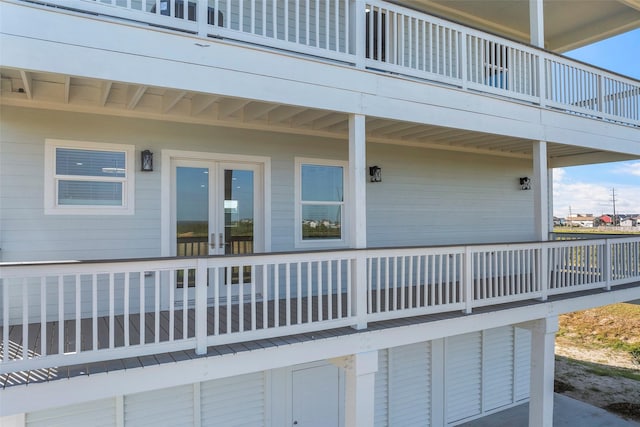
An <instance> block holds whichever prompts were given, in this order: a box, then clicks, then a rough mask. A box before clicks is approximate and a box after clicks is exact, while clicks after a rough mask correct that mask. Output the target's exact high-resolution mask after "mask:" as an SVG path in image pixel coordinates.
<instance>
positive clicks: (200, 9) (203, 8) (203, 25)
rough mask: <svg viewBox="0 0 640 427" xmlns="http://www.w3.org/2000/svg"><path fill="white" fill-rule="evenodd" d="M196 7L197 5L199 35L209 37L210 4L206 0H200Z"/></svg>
mask: <svg viewBox="0 0 640 427" xmlns="http://www.w3.org/2000/svg"><path fill="white" fill-rule="evenodd" d="M196 7H197V10H196V16H197V18H196V19H197V21H198V35H199V36H200V37H207V33H208V31H207V25H208V24H209V22H208V18H209V17H208V15H209V13H208V12H209V4H208V2H206V1H199V2H198V3H197V6H196ZM185 9H186V3H185ZM185 13H187V11H186V10H185Z"/></svg>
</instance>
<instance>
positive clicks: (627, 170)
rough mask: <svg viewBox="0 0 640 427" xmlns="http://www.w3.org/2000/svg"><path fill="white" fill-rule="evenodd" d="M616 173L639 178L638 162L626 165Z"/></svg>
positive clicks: (639, 167) (639, 166)
mask: <svg viewBox="0 0 640 427" xmlns="http://www.w3.org/2000/svg"><path fill="white" fill-rule="evenodd" d="M616 172H619V173H622V174H628V175H632V176H639V177H640V162H635V163H626V164H625V165H623V166H622V167H620V168H619V169H617V170H616Z"/></svg>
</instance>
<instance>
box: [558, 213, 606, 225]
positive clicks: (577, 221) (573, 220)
mask: <svg viewBox="0 0 640 427" xmlns="http://www.w3.org/2000/svg"><path fill="white" fill-rule="evenodd" d="M596 220H598V218H596V217H595V216H593V214H577V215H575V216H569V217H567V223H568V224H569V225H570V226H571V227H585V228H593V227H594V226H595V225H596ZM609 220H611V219H609Z"/></svg>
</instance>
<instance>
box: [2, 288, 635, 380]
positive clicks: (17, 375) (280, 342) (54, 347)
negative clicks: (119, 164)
mask: <svg viewBox="0 0 640 427" xmlns="http://www.w3.org/2000/svg"><path fill="white" fill-rule="evenodd" d="M632 288H640V282H634V283H629V284H626V285H620V286H618V287H616V290H622V289H632ZM606 292H607V291H605V290H603V289H590V290H585V291H579V292H575V293H571V294H559V295H554V296H551V297H549V299H548V300H547V301H540V300H537V299H528V300H522V301H515V302H509V303H504V304H494V305H486V306H484V307H479V308H477V309H475V310H474V312H473V313H472V314H465V313H463V312H462V311H460V310H456V311H447V312H441V313H435V314H428V315H418V316H412V317H402V318H396V319H391V320H384V321H378V322H372V323H369V324H368V325H367V328H366V329H362V330H357V329H354V328H352V327H339V328H332V329H325V330H320V331H314V332H307V333H300V334H292V335H284V336H278V337H273V338H265V339H257V340H249V341H240V342H233V343H229V344H220V345H211V346H209V347H207V353H206V354H205V355H198V354H196V353H195V350H194V349H187V350H180V351H171V352H161V353H157V354H149V355H140V356H134V357H125V358H117V359H113V360H106V361H100V362H93V363H83V364H76V365H68V366H54V367H48V368H42V369H33V370H28V371H20V372H10V373H6V374H2V375H0V389H5V388H8V387H15V386H20V385H29V384H38V383H45V382H50V381H56V380H60V379H70V378H74V377H80V376H90V375H95V374H100V373H108V372H113V371H121V370H128V369H136V368H142V367H146V366H154V365H163V364H170V363H178V362H181V361H185V360H192V359H197V358H202V357H208V358H215V357H216V356H221V355H225V354H236V353H241V352H248V351H253V350H259V349H266V348H270V347H279V346H285V345H290V344H296V343H301V342H305V341H314V340H319V339H325V338H333V337H339V336H344V335H353V334H363V333H368V332H372V331H377V330H382V329H389V328H395V327H402V326H408V325H416V324H425V323H433V322H437V321H443V320H449V319H455V318H460V317H465V316H482V315H486V314H487V313H491V312H496V311H501V310H509V309H517V308H521V307H526V306H532V305H540V304H547V303H554V302H559V301H564V300H568V299H572V298H577V297H583V296H592V295H598V294H605V293H606ZM344 297H345V298H346V295H344ZM334 298H337V296H334ZM305 303H306V301H305ZM271 304H272V303H271ZM280 305H281V309H280V310H279V312H280V313H281V314H280V318H279V319H278V320H279V322H280V323H282V324H284V323H285V322H286V318H285V313H286V310H285V307H284V306H283V305H284V301H281V302H280ZM312 305H313V306H316V307H317V304H312ZM237 307H238V305H234V308H237ZM272 308H273V307H272ZM243 309H244V310H245V312H247V313H248V312H249V311H250V310H251V307H250V304H248V303H247V304H243ZM223 310H226V309H225V308H223V309H221V312H220V318H221V319H226V312H224V311H223ZM186 312H187V328H186V329H184V323H183V321H182V313H183V312H182V311H179V312H174V316H175V319H174V330H173V334H174V338H175V339H179V338H182V337H183V333H184V332H185V331H186V333H187V335H186V336H187V337H188V338H193V337H194V336H195V310H194V309H192V308H191V309H188V310H187V311H186ZM269 312H270V313H274V311H273V310H270V311H269ZM207 314H208V316H207V317H208V322H207V329H208V333H209V334H212V333H213V329H214V323H213V318H214V314H215V313H214V310H213V308H211V307H210V308H209V309H208V313H207ZM319 314H320V313H319V312H318V311H317V310H315V311H314V313H313V316H314V318H318V315H319ZM160 316H161V319H159V320H160V322H159V324H160V329H159V330H158V338H159V340H160V341H161V342H162V341H166V340H168V339H169V332H170V331H169V329H168V325H169V323H170V322H169V312H168V311H162V312H161V314H160ZM328 316H329V313H328V305H327V304H325V305H324V308H323V313H322V317H323V318H325V319H326V318H328ZM333 316H334V317H335V318H337V317H339V316H338V313H333ZM342 316H346V312H343V313H342ZM114 320H115V322H114V328H115V330H114V340H115V346H116V347H122V346H123V345H124V342H125V323H124V316H122V315H118V316H115V317H114ZM91 321H92V319H83V320H82V322H81V323H82V324H81V327H80V330H81V331H82V333H81V349H82V351H89V350H91V348H92V343H93V334H92V330H93V329H92V323H91ZM296 321H297V320H296ZM302 321H303V322H306V321H307V319H306V315H305V317H304V318H303V319H302ZM268 322H269V325H271V326H273V325H274V324H275V318H274V317H273V315H270V316H269V320H268ZM244 323H245V324H244V327H245V329H250V328H251V316H245V317H244ZM155 324H156V323H155V319H154V314H153V313H147V314H146V322H145V328H146V334H145V341H146V342H147V343H153V342H154V340H155V337H156V330H155V328H154V325H155ZM139 325H140V318H139V316H138V315H130V316H129V319H128V328H127V329H128V331H129V345H137V344H139V342H138V341H137V340H138V337H139V336H140V334H139V330H138V328H139ZM227 326H230V330H231V331H233V332H237V331H238V330H239V323H238V322H237V321H234V322H232V324H231V325H227V324H226V323H225V322H221V325H220V327H221V330H227ZM260 327H261V328H262V327H263V325H262V323H260ZM478 327H479V328H481V327H482V325H481V324H480V323H478ZM46 328H47V332H46V337H47V345H46V348H47V353H48V354H55V353H57V351H58V342H59V338H60V337H59V336H58V332H59V331H60V328H59V324H58V322H47V323H46ZM29 329H30V331H29V335H28V336H29V342H28V343H27V346H28V350H29V354H34V353H36V352H38V351H40V348H41V342H40V339H41V337H42V331H41V324H40V323H31V324H29ZM62 330H63V331H64V339H63V345H64V350H65V352H67V351H74V349H75V345H76V343H75V333H74V331H75V320H67V321H65V322H64V327H63V329H62ZM108 330H109V318H108V316H103V317H100V318H98V336H97V342H98V348H99V349H106V348H109V339H110V338H109V333H108ZM2 332H3V328H2V327H0V335H1V334H2ZM221 335H224V333H223V334H221ZM9 337H10V353H12V354H14V355H15V354H20V353H21V352H22V351H23V347H22V345H23V343H22V337H23V333H22V327H21V326H20V325H13V326H10V327H9ZM1 354H2V351H0V357H1Z"/></svg>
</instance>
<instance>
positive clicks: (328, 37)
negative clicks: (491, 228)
mask: <svg viewBox="0 0 640 427" xmlns="http://www.w3.org/2000/svg"><path fill="white" fill-rule="evenodd" d="M41 2H42V3H45V4H50V5H54V6H57V7H62V8H67V9H73V10H77V11H86V12H90V13H93V14H98V15H105V16H111V17H118V18H122V19H127V20H130V21H135V22H139V23H145V24H149V25H154V26H158V27H163V28H166V29H173V30H177V31H183V32H189V33H193V34H197V35H198V36H201V37H216V38H224V39H229V40H237V41H242V42H246V43H252V44H255V45H260V46H268V47H272V48H278V49H282V50H286V51H291V52H297V53H302V54H308V55H313V56H316V57H320V58H327V59H332V60H338V61H342V62H344V63H346V64H353V65H356V66H358V67H361V68H368V69H371V70H378V71H388V72H393V73H397V74H401V75H407V76H412V77H418V78H424V79H428V80H432V81H436V82H441V83H445V84H450V85H454V86H457V87H460V88H463V89H465V90H473V91H476V92H484V93H491V94H496V95H500V96H505V97H507V98H511V99H516V100H520V101H525V102H530V103H534V104H537V105H540V106H541V107H544V108H553V109H557V110H561V111H566V112H569V113H573V114H579V115H583V116H586V117H592V118H597V119H601V120H607V121H612V122H616V123H621V124H625V125H632V126H640V82H638V81H637V80H633V79H630V78H625V77H623V76H620V75H617V74H614V73H610V72H607V71H604V70H602V69H599V68H596V67H591V66H588V65H585V64H583V63H581V62H578V61H573V60H570V59H568V58H565V57H563V56H560V55H557V54H554V53H551V52H547V51H544V50H542V49H538V48H535V47H532V46H528V45H525V44H520V43H516V42H513V41H510V40H508V39H504V38H501V37H498V36H495V35H492V34H489V33H484V32H481V31H477V30H474V29H471V28H468V27H465V26H462V25H458V24H455V23H451V22H448V21H445V20H442V19H438V18H435V17H433V16H430V15H427V14H424V13H421V12H417V11H415V10H412V9H408V8H405V7H401V6H398V5H395V4H392V3H387V2H384V1H378V0H369V1H364V0H286V1H278V0H208V1H198V0H41Z"/></svg>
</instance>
